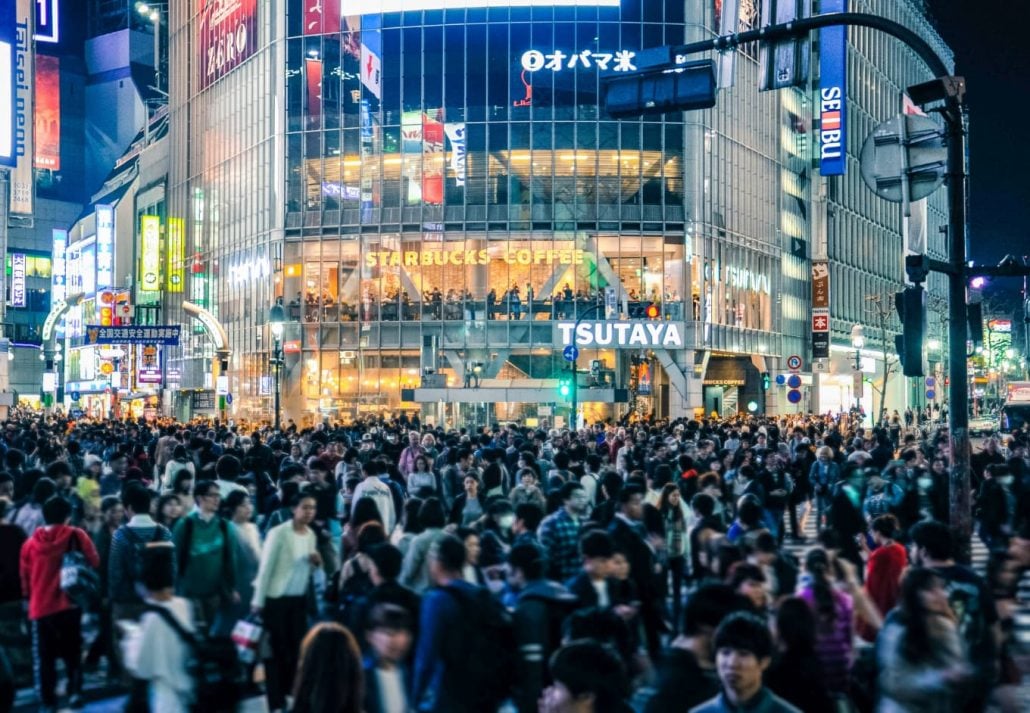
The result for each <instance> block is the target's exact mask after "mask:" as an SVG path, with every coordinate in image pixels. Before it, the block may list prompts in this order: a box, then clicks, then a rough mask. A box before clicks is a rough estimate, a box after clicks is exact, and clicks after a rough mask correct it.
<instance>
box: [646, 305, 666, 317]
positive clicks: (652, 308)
mask: <svg viewBox="0 0 1030 713" xmlns="http://www.w3.org/2000/svg"><path fill="white" fill-rule="evenodd" d="M644 316H645V317H647V318H648V319H661V317H662V311H661V310H660V309H658V305H656V304H655V303H654V302H651V303H650V304H648V305H647V308H646V309H645V310H644Z"/></svg>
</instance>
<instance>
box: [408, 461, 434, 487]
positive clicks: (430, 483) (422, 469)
mask: <svg viewBox="0 0 1030 713" xmlns="http://www.w3.org/2000/svg"><path fill="white" fill-rule="evenodd" d="M407 487H408V494H409V495H417V496H419V497H428V496H430V495H436V494H437V493H436V475H435V474H434V473H433V468H432V461H431V460H430V459H429V456H427V455H425V454H424V453H420V454H419V455H417V456H415V465H414V466H413V467H412V469H411V472H410V473H408V482H407Z"/></svg>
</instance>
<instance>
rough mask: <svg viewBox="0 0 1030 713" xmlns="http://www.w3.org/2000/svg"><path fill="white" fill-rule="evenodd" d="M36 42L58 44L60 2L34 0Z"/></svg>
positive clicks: (56, 0)
mask: <svg viewBox="0 0 1030 713" xmlns="http://www.w3.org/2000/svg"><path fill="white" fill-rule="evenodd" d="M35 5H36V34H34V35H33V36H32V39H34V40H36V42H60V40H61V32H60V27H59V25H60V10H61V7H60V0H35Z"/></svg>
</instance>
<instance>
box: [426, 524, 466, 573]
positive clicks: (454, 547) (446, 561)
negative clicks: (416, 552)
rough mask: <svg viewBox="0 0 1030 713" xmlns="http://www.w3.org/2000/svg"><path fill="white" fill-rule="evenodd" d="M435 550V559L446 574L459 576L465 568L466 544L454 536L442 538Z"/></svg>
mask: <svg viewBox="0 0 1030 713" xmlns="http://www.w3.org/2000/svg"><path fill="white" fill-rule="evenodd" d="M433 550H434V551H433V557H434V558H435V559H436V561H437V562H439V563H440V567H442V568H443V570H444V571H445V572H449V573H451V574H457V573H460V572H461V570H462V569H463V568H464V567H465V560H466V553H465V543H464V542H462V541H461V540H460V539H458V538H457V537H455V536H454V535H449V534H448V535H444V536H443V537H441V538H440V539H439V540H437V542H436V545H435V546H434V548H433Z"/></svg>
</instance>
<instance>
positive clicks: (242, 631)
mask: <svg viewBox="0 0 1030 713" xmlns="http://www.w3.org/2000/svg"><path fill="white" fill-rule="evenodd" d="M264 634H265V629H264V627H263V626H261V617H260V616H258V615H257V614H249V615H248V616H246V617H245V618H243V619H240V620H239V621H237V622H236V626H234V627H233V629H232V642H233V643H234V644H236V651H237V653H239V655H240V662H241V663H244V664H247V665H249V664H252V663H254V662H255V661H257V659H258V654H259V652H260V649H261V640H262V638H263V637H264Z"/></svg>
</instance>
